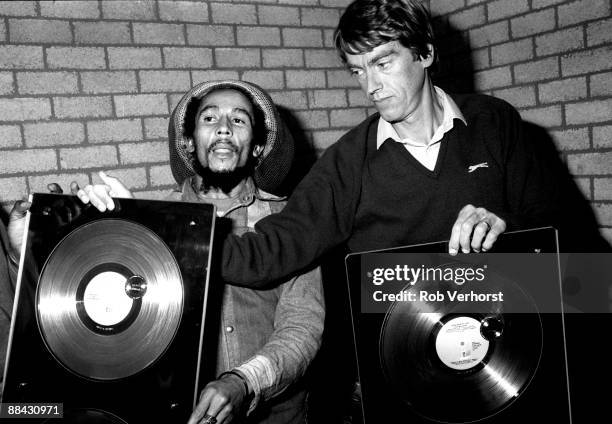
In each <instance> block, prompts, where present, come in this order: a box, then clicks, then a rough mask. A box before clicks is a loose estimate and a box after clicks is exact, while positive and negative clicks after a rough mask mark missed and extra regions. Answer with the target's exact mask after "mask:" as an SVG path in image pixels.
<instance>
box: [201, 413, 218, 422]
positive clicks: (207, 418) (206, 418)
mask: <svg viewBox="0 0 612 424" xmlns="http://www.w3.org/2000/svg"><path fill="white" fill-rule="evenodd" d="M200 423H201V424H216V423H217V419H216V418H215V417H213V416H212V415H208V414H206V415H204V418H202V421H200Z"/></svg>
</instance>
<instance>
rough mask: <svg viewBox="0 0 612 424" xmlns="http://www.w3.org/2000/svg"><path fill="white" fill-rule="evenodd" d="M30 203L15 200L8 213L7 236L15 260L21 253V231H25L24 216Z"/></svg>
mask: <svg viewBox="0 0 612 424" xmlns="http://www.w3.org/2000/svg"><path fill="white" fill-rule="evenodd" d="M30 206H32V204H31V203H30V202H26V201H23V200H18V201H17V202H15V205H14V206H13V209H12V210H11V213H10V215H9V223H8V228H7V232H8V237H9V243H10V245H11V251H12V254H13V256H14V257H15V259H16V260H17V261H19V256H20V255H21V245H22V244H23V232H24V231H25V216H26V213H27V212H28V209H30Z"/></svg>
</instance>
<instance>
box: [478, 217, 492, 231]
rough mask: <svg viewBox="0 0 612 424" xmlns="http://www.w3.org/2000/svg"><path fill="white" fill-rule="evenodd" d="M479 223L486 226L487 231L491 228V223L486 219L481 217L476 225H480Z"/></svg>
mask: <svg viewBox="0 0 612 424" xmlns="http://www.w3.org/2000/svg"><path fill="white" fill-rule="evenodd" d="M480 224H484V225H486V226H487V229H486V232H489V231H490V230H491V224H489V223H488V222H487V221H486V220H484V219H481V220H480V221H478V224H476V225H480Z"/></svg>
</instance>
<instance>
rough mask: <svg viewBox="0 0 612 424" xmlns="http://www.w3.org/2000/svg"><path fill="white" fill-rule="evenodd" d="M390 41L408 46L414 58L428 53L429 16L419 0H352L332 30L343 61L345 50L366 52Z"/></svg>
mask: <svg viewBox="0 0 612 424" xmlns="http://www.w3.org/2000/svg"><path fill="white" fill-rule="evenodd" d="M391 41H399V42H400V44H401V45H402V46H404V47H407V48H409V49H410V50H411V51H412V53H413V55H414V58H415V60H416V59H419V58H425V57H428V56H429V55H430V51H429V48H428V47H427V44H431V45H432V46H435V43H434V33H433V28H432V25H431V16H430V14H429V12H428V11H427V9H426V8H425V6H423V5H422V4H421V3H420V2H419V1H417V0H355V1H354V2H352V3H351V4H349V5H348V7H347V8H346V10H345V11H344V13H343V14H342V17H341V18H340V22H339V23H338V27H337V28H336V31H335V33H334V43H335V45H336V49H337V50H338V53H339V54H340V57H341V59H342V60H343V61H344V62H346V55H347V54H362V53H366V52H369V51H372V50H373V49H374V48H375V47H378V46H380V45H382V44H385V43H389V42H391ZM435 54H436V49H435V48H434V55H435ZM435 59H436V58H435V57H434V63H435Z"/></svg>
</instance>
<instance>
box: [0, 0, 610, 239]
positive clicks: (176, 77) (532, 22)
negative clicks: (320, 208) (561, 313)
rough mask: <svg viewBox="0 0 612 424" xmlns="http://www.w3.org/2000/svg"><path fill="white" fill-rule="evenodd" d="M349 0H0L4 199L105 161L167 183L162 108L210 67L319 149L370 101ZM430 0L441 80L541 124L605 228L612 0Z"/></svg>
mask: <svg viewBox="0 0 612 424" xmlns="http://www.w3.org/2000/svg"><path fill="white" fill-rule="evenodd" d="M348 3H349V0H233V1H231V0H214V1H213V0H210V1H208V0H207V1H200V2H192V1H178V2H176V1H175V2H170V1H162V0H157V1H155V0H152V1H62V2H50V1H40V2H38V1H32V2H30V1H11V2H7V1H0V201H1V202H2V203H3V205H4V206H5V207H7V206H8V205H9V204H10V203H12V201H14V200H15V199H18V198H21V197H22V196H23V195H24V193H27V192H32V191H41V190H43V191H44V190H45V185H46V183H47V182H49V181H58V182H60V183H61V184H63V185H64V186H66V185H67V184H68V183H69V181H71V180H73V179H76V180H77V181H79V182H80V183H81V184H84V183H87V182H91V181H97V175H96V173H97V171H98V170H102V169H103V170H109V171H111V172H110V173H111V174H114V175H117V176H119V177H120V178H122V179H123V180H124V181H126V182H127V183H128V184H129V186H130V188H131V189H133V190H134V191H135V192H136V193H137V195H138V196H139V197H161V196H163V195H164V193H166V192H167V190H168V189H169V188H170V187H172V186H173V180H172V176H171V174H170V169H169V167H168V164H167V161H166V159H167V147H166V134H167V117H168V115H169V113H170V111H171V110H172V108H173V107H174V105H175V104H176V102H178V100H179V99H180V97H181V96H182V94H183V93H184V92H185V91H186V90H187V89H188V88H189V87H191V86H193V85H195V84H197V83H199V82H201V81H204V80H207V79H212V78H239V79H243V80H248V81H252V82H255V83H257V84H259V85H261V86H262V87H264V88H265V89H267V90H268V91H269V92H270V93H271V95H272V97H273V99H274V100H275V101H276V102H277V104H279V105H280V106H282V107H284V108H286V109H287V110H288V111H290V112H291V114H292V115H293V116H294V117H295V127H296V128H295V129H296V130H298V131H300V133H302V134H304V137H302V143H303V144H305V145H304V146H302V148H303V149H305V150H308V149H311V150H315V151H316V152H317V153H320V152H321V151H323V150H324V149H325V148H326V147H328V146H329V145H331V144H332V143H333V142H334V141H336V140H337V139H338V138H339V137H340V136H341V135H342V134H344V132H346V130H347V129H349V128H351V127H352V126H353V125H355V124H356V123H358V122H359V121H361V120H362V119H363V118H365V117H366V116H367V114H368V113H370V112H371V111H372V108H371V105H370V104H369V102H368V101H367V99H365V97H364V96H363V95H362V93H361V92H360V90H359V89H358V87H357V85H356V83H355V81H354V80H352V79H351V78H350V77H349V76H348V74H347V73H346V71H344V70H343V69H342V66H341V64H340V62H339V60H338V59H337V58H336V55H335V52H334V49H333V47H332V33H333V29H334V27H335V25H336V23H337V21H338V18H339V16H340V14H341V12H342V10H343V8H344V7H345V6H346V5H347V4H348ZM429 3H430V9H431V11H432V14H433V15H435V16H437V17H438V18H437V25H436V26H437V27H438V29H439V35H440V36H439V41H440V48H439V51H440V53H441V72H440V74H441V78H440V83H441V84H442V85H443V86H448V87H450V88H457V89H469V90H473V91H480V92H485V93H488V94H493V95H495V96H498V97H501V98H504V99H506V100H507V101H509V102H510V103H512V104H513V105H514V106H515V107H517V109H519V111H520V112H521V115H522V116H523V118H524V119H525V120H527V121H530V122H532V123H534V124H536V125H539V126H541V127H544V128H545V129H546V130H547V131H548V133H549V134H550V135H551V136H552V137H553V139H554V141H555V143H556V144H557V146H558V148H559V149H560V151H561V152H562V155H563V159H564V160H565V161H566V163H567V165H568V167H569V169H570V170H571V172H572V173H573V175H574V176H575V177H576V180H577V182H578V184H579V185H580V187H581V188H582V189H583V191H584V193H585V195H586V196H587V198H588V199H589V200H590V201H591V202H592V204H593V206H594V210H595V211H596V213H597V214H598V217H599V220H600V224H601V225H602V228H603V232H604V234H605V235H606V236H607V237H608V238H610V239H611V240H612V17H611V5H610V0H578V1H574V0H572V1H570V0H565V1H564V0H484V1H483V0H452V1H451V0H430V1H429ZM450 75H452V77H450ZM445 77H446V79H445Z"/></svg>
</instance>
